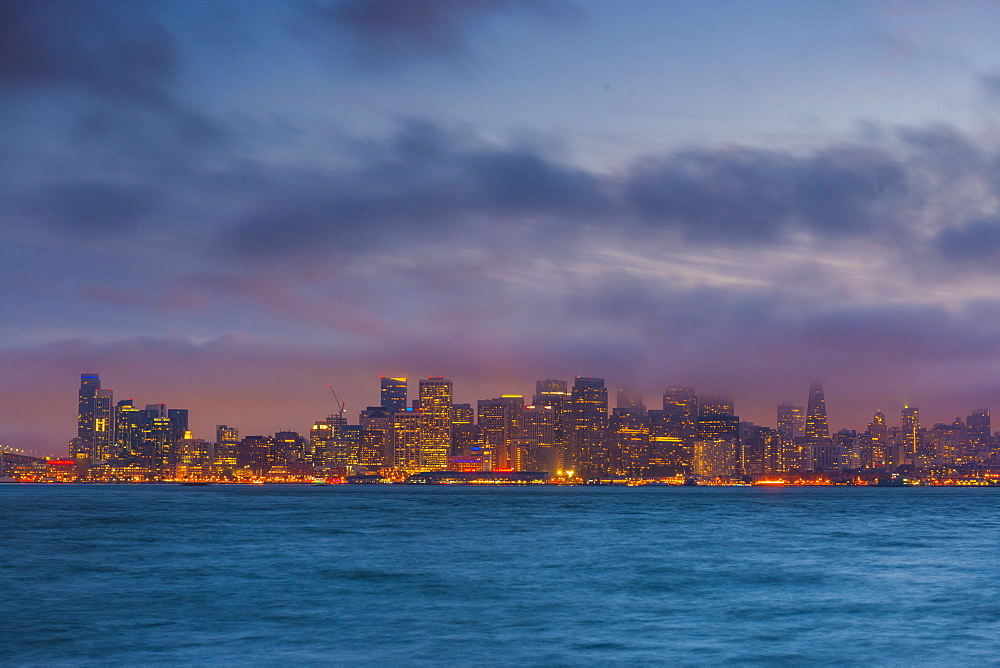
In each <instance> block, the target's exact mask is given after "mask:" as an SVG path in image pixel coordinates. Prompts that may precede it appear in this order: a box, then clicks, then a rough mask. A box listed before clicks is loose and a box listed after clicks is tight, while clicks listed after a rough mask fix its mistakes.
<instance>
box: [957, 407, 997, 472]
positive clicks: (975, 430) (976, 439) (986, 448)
mask: <svg viewBox="0 0 1000 668" xmlns="http://www.w3.org/2000/svg"><path fill="white" fill-rule="evenodd" d="M965 425H966V429H967V439H968V447H967V448H966V451H965V452H964V453H963V454H964V456H965V459H966V460H967V461H968V462H974V461H986V460H987V458H989V456H990V449H991V445H992V439H991V435H992V431H991V427H990V412H989V411H988V410H986V409H985V408H980V409H977V410H974V411H972V415H970V416H968V417H967V418H965Z"/></svg>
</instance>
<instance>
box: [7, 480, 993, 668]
mask: <svg viewBox="0 0 1000 668" xmlns="http://www.w3.org/2000/svg"><path fill="white" fill-rule="evenodd" d="M998 510H1000V491H998V490H997V489H995V488H977V489H958V488H872V487H866V488H777V489H768V488H699V487H695V488H683V487H647V488H607V487H605V488H594V487H519V488H482V487H454V486H435V487H423V486H420V487H412V486H372V487H368V486H347V485H343V486H324V487H313V486H281V485H275V486H236V485H227V486H212V487H196V488H191V487H187V488H185V487H180V486H167V485H145V486H126V485H121V486H117V485H116V486H82V485H73V486H38V485H6V486H3V487H2V488H0V522H2V526H3V527H4V529H3V534H2V538H0V542H2V550H0V568H2V569H3V573H4V581H5V584H4V596H3V603H0V608H2V610H3V618H4V620H5V625H4V628H5V632H4V637H5V641H4V643H3V645H4V648H3V656H2V657H0V662H2V663H4V664H8V665H19V664H25V663H35V664H37V663H46V664H48V663H60V662H63V663H90V664H98V663H100V664H109V663H110V664H136V663H167V662H181V663H208V662H221V663H230V664H232V663H256V664H261V663H277V662H304V663H353V664H361V663H487V664H500V663H512V662H527V663H532V664H553V663H558V664H597V663H606V662H613V663H624V662H640V663H666V662H672V663H674V662H680V663H687V664H716V663H719V662H748V663H804V662H808V663H848V664H872V663H880V664H901V663H923V664H942V663H944V664H955V663H975V664H982V663H988V662H992V661H994V660H995V657H996V656H997V655H1000V574H998V572H997V568H996V563H995V562H996V555H997V554H998V547H1000V519H998V517H1000V514H998Z"/></svg>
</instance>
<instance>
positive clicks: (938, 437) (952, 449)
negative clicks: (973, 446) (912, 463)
mask: <svg viewBox="0 0 1000 668" xmlns="http://www.w3.org/2000/svg"><path fill="white" fill-rule="evenodd" d="M967 431H968V430H967V428H966V425H965V424H964V423H963V422H962V420H961V419H960V418H955V421H954V422H953V423H951V424H943V423H938V424H935V425H934V426H933V427H931V428H930V429H929V430H928V432H927V437H926V439H924V442H925V445H926V447H927V450H928V452H927V453H925V459H926V460H927V463H926V464H925V466H926V465H929V464H955V463H959V462H960V461H961V459H962V456H963V454H964V453H965V452H967V449H966V447H967V444H968V442H969V439H968V434H967ZM962 463H965V462H962Z"/></svg>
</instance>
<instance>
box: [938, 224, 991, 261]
mask: <svg viewBox="0 0 1000 668" xmlns="http://www.w3.org/2000/svg"><path fill="white" fill-rule="evenodd" d="M934 248H935V249H936V250H937V252H938V253H939V254H940V255H941V257H943V258H944V259H945V260H947V261H948V262H951V263H955V264H968V265H971V266H973V267H976V268H981V267H982V266H983V265H988V266H993V267H996V263H997V262H1000V218H990V219H983V220H974V221H972V222H969V223H966V224H965V225H960V226H956V227H950V228H947V229H945V230H943V231H942V232H941V233H940V234H938V235H937V238H936V239H935V241H934Z"/></svg>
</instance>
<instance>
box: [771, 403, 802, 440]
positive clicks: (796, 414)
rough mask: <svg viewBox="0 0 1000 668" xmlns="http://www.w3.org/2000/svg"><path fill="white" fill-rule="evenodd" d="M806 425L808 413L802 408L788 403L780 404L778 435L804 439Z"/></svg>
mask: <svg viewBox="0 0 1000 668" xmlns="http://www.w3.org/2000/svg"><path fill="white" fill-rule="evenodd" d="M805 425H806V411H805V409H804V408H803V407H802V406H793V405H792V404H790V403H788V402H786V403H783V404H778V433H779V434H781V435H782V436H783V437H785V438H802V436H804V430H805Z"/></svg>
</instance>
